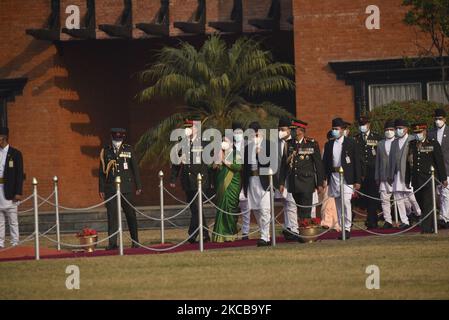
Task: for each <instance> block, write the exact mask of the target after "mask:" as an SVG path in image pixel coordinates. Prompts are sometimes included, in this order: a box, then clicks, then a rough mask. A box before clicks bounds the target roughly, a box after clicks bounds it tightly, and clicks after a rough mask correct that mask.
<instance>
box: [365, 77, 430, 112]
mask: <svg viewBox="0 0 449 320" xmlns="http://www.w3.org/2000/svg"><path fill="white" fill-rule="evenodd" d="M421 99H422V90H421V84H420V83H393V84H373V85H370V86H369V108H370V110H372V109H374V108H376V107H380V106H382V105H385V104H387V103H390V102H392V101H409V100H421Z"/></svg>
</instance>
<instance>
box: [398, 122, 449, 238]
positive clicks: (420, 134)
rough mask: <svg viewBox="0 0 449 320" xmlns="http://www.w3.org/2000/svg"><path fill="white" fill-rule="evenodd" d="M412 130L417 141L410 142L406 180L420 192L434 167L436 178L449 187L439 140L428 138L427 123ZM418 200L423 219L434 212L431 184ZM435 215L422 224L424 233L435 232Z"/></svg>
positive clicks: (417, 196)
mask: <svg viewBox="0 0 449 320" xmlns="http://www.w3.org/2000/svg"><path fill="white" fill-rule="evenodd" d="M412 128H413V132H414V133H415V135H416V140H413V141H411V142H410V146H409V151H408V156H407V170H406V179H407V180H408V181H411V183H412V185H413V188H414V189H415V190H418V188H421V186H422V185H423V184H424V183H426V181H427V180H429V178H430V177H431V175H432V171H431V168H432V167H433V168H434V170H435V177H436V178H437V179H438V180H440V181H441V182H442V183H443V185H444V186H445V187H447V186H448V182H447V173H446V168H445V166H444V158H443V153H442V151H441V146H440V144H439V143H438V141H437V140H435V139H433V138H429V137H428V136H427V125H426V124H425V123H417V124H414V125H413V126H412ZM416 200H417V201H418V203H419V205H420V207H421V210H422V216H423V217H424V216H426V215H427V214H428V213H429V212H430V211H432V209H433V198H432V184H431V183H427V185H426V186H425V187H423V188H422V189H421V190H419V191H418V192H417V193H416ZM433 214H436V213H433ZM433 214H430V215H429V216H428V217H427V218H426V219H424V220H423V222H422V223H421V230H422V231H421V232H422V233H433V232H434V225H433Z"/></svg>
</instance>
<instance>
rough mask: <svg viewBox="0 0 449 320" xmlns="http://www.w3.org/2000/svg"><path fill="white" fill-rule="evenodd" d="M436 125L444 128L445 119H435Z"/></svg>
mask: <svg viewBox="0 0 449 320" xmlns="http://www.w3.org/2000/svg"><path fill="white" fill-rule="evenodd" d="M435 125H436V126H437V128H442V127H443V126H444V121H443V120H435Z"/></svg>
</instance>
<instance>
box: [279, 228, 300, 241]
mask: <svg viewBox="0 0 449 320" xmlns="http://www.w3.org/2000/svg"><path fill="white" fill-rule="evenodd" d="M282 234H283V235H284V239H285V240H286V241H298V238H299V235H298V234H297V233H294V232H293V231H290V230H288V229H287V230H282Z"/></svg>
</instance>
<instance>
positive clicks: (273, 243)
mask: <svg viewBox="0 0 449 320" xmlns="http://www.w3.org/2000/svg"><path fill="white" fill-rule="evenodd" d="M268 170H269V172H268V178H269V182H270V211H271V236H272V237H271V246H272V247H275V246H276V218H275V217H274V186H273V175H274V172H273V170H272V169H271V168H269V169H268Z"/></svg>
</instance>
